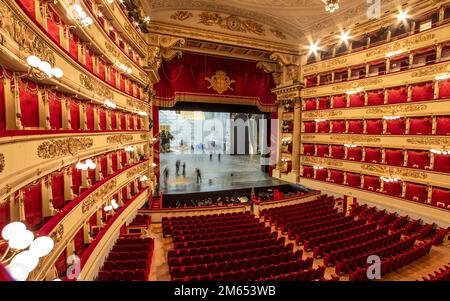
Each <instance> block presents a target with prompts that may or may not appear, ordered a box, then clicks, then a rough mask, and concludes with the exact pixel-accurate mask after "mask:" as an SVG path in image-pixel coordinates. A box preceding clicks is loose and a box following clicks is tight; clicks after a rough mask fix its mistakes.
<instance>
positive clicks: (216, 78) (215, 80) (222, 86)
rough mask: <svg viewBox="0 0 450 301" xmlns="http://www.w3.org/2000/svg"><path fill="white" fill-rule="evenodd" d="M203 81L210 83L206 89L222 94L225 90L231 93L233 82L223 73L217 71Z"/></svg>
mask: <svg viewBox="0 0 450 301" xmlns="http://www.w3.org/2000/svg"><path fill="white" fill-rule="evenodd" d="M205 80H206V81H208V82H209V83H210V85H209V87H208V89H211V88H213V89H214V90H215V91H216V92H217V93H219V94H222V93H223V92H225V91H227V90H231V91H233V88H231V84H233V83H235V82H236V81H235V80H231V79H230V78H229V77H228V76H227V73H226V72H225V71H222V70H218V71H216V73H215V74H214V75H213V76H211V78H209V77H205Z"/></svg>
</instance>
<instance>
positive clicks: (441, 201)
mask: <svg viewBox="0 0 450 301" xmlns="http://www.w3.org/2000/svg"><path fill="white" fill-rule="evenodd" d="M431 202H432V204H433V205H435V206H438V207H442V208H448V209H450V190H447V189H441V188H433V191H432V194H431Z"/></svg>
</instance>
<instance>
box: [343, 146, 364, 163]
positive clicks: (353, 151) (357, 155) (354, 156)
mask: <svg viewBox="0 0 450 301" xmlns="http://www.w3.org/2000/svg"><path fill="white" fill-rule="evenodd" d="M347 159H348V160H352V161H361V160H362V148H361V147H350V148H349V149H348V150H347Z"/></svg>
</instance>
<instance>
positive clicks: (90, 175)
mask: <svg viewBox="0 0 450 301" xmlns="http://www.w3.org/2000/svg"><path fill="white" fill-rule="evenodd" d="M88 178H89V179H90V180H91V184H92V185H94V184H95V183H97V181H96V179H95V169H88Z"/></svg>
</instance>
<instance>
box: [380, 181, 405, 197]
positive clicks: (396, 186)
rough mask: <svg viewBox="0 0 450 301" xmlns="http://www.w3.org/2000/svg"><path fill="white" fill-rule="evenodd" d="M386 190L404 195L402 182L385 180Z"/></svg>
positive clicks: (389, 192) (386, 191)
mask: <svg viewBox="0 0 450 301" xmlns="http://www.w3.org/2000/svg"><path fill="white" fill-rule="evenodd" d="M384 192H385V193H387V194H389V195H392V196H401V195H402V183H401V182H384Z"/></svg>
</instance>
